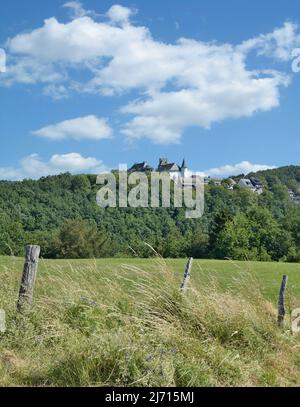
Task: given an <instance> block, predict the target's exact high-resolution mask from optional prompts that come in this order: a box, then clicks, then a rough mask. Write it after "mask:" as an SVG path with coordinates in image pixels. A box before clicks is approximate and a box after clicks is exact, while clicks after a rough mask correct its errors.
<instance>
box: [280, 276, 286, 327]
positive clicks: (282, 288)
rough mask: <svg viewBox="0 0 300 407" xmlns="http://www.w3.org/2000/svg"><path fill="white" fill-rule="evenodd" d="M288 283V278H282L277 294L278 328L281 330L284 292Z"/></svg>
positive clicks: (283, 315)
mask: <svg viewBox="0 0 300 407" xmlns="http://www.w3.org/2000/svg"><path fill="white" fill-rule="evenodd" d="M287 282H288V276H283V278H282V283H281V287H280V292H279V301H278V326H279V327H280V328H283V324H284V317H285V302H284V300H285V290H286V286H287Z"/></svg>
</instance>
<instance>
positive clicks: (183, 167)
mask: <svg viewBox="0 0 300 407" xmlns="http://www.w3.org/2000/svg"><path fill="white" fill-rule="evenodd" d="M187 172H188V168H187V166H186V163H185V159H183V161H182V165H181V167H180V173H181V177H182V178H185V177H186V176H187Z"/></svg>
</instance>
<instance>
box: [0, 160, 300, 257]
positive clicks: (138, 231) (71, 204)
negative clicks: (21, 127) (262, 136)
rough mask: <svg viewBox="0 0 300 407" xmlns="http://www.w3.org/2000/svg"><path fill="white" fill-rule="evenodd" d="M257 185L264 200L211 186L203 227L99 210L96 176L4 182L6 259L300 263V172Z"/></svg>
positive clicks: (141, 212)
mask: <svg viewBox="0 0 300 407" xmlns="http://www.w3.org/2000/svg"><path fill="white" fill-rule="evenodd" d="M252 175H254V174H252ZM241 177H242V176H241ZM241 177H237V178H236V179H237V180H238V179H239V178H241ZM255 177H256V178H259V179H260V180H261V181H262V183H263V184H264V192H263V194H261V195H258V194H256V193H253V192H251V191H248V190H245V189H242V188H240V187H239V186H235V187H234V190H229V189H228V184H227V183H226V180H224V181H223V182H222V186H215V185H213V183H212V184H211V185H207V186H206V187H205V214H204V216H203V217H202V218H200V219H186V218H185V209H184V208H180V209H178V208H169V209H165V208H159V209H151V208H149V209H145V208H137V209H135V208H126V209H121V208H107V209H102V208H99V207H98V206H97V205H96V193H97V191H98V189H99V186H98V185H96V176H93V175H77V176H72V175H70V174H62V175H58V176H49V177H45V178H41V179H40V180H38V181H33V180H25V181H22V182H8V181H1V182H0V236H1V240H0V254H7V255H10V254H13V255H22V254H23V250H24V245H25V244H28V243H33V244H39V245H41V247H42V255H43V257H45V258H91V257H112V256H123V257H124V256H139V257H148V256H151V255H153V252H152V250H151V249H150V248H149V246H147V245H145V243H144V242H146V243H148V244H149V245H151V246H152V247H153V248H154V249H155V250H156V251H157V252H159V253H160V254H161V255H162V256H164V257H174V258H176V257H185V256H193V257H195V258H217V259H224V258H232V259H249V260H263V261H269V260H274V261H291V262H298V261H300V205H297V204H295V203H293V202H292V201H291V198H290V195H289V192H288V189H291V190H293V191H294V192H296V193H297V192H299V187H300V167H292V166H291V167H284V168H279V169H276V170H269V171H264V172H259V173H256V174H255Z"/></svg>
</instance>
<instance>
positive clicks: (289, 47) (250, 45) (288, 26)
mask: <svg viewBox="0 0 300 407" xmlns="http://www.w3.org/2000/svg"><path fill="white" fill-rule="evenodd" d="M298 28H299V27H298V25H297V24H295V23H292V22H286V23H285V24H284V25H283V26H282V27H280V28H276V29H275V30H274V31H273V32H272V33H269V34H261V35H260V36H258V37H256V38H252V39H250V40H247V41H245V42H243V44H241V46H240V47H239V49H240V50H241V51H242V52H244V53H245V52H249V51H252V50H257V52H258V54H259V55H264V56H267V57H270V58H275V59H278V60H282V61H289V60H291V59H292V51H293V49H294V48H297V46H299V44H300V35H299V34H298V33H297V30H298Z"/></svg>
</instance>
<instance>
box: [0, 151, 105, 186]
mask: <svg viewBox="0 0 300 407" xmlns="http://www.w3.org/2000/svg"><path fill="white" fill-rule="evenodd" d="M19 164H20V165H19V167H17V168H13V167H6V168H5V167H2V168H1V167H0V179H6V180H22V179H25V178H32V179H37V178H40V177H43V176H48V175H57V174H61V173H65V172H70V173H72V174H78V173H93V174H99V173H101V172H105V171H107V167H106V166H105V165H104V164H103V162H102V161H100V160H97V159H96V158H94V157H86V158H85V157H83V156H81V155H80V154H78V153H69V154H61V155H60V154H55V155H53V156H52V157H51V158H50V160H49V161H43V160H42V159H41V157H40V156H39V155H38V154H31V155H29V156H27V157H25V158H23V159H22V160H21V161H20V163H19Z"/></svg>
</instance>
